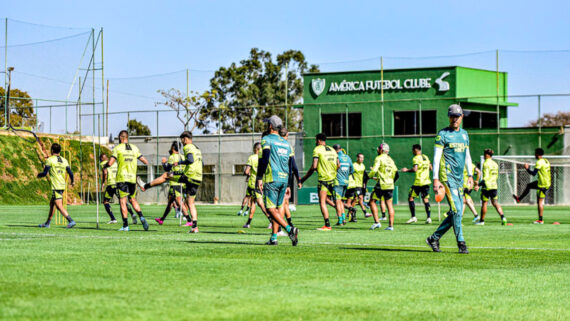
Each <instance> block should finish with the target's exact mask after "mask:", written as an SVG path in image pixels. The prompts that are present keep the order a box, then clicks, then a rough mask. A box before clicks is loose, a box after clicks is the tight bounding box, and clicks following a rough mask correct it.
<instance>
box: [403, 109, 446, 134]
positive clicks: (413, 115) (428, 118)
mask: <svg viewBox="0 0 570 321" xmlns="http://www.w3.org/2000/svg"><path fill="white" fill-rule="evenodd" d="M435 126H436V118H435V110H422V131H421V134H422V135H426V134H427V135H433V134H435V133H436V127H435ZM419 134H420V112H419V111H395V112H394V135H419Z"/></svg>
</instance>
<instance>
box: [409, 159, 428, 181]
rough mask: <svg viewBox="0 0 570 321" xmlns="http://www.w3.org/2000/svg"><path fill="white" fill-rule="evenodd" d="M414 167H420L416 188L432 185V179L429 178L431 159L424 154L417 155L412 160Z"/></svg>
mask: <svg viewBox="0 0 570 321" xmlns="http://www.w3.org/2000/svg"><path fill="white" fill-rule="evenodd" d="M412 163H413V165H414V166H416V165H417V166H418V169H417V171H416V179H415V180H414V186H424V185H429V184H431V179H430V178H429V165H430V164H431V162H430V161H429V157H427V156H426V155H424V154H421V155H416V156H414V158H413V159H412Z"/></svg>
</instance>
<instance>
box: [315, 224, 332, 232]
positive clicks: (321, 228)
mask: <svg viewBox="0 0 570 321" xmlns="http://www.w3.org/2000/svg"><path fill="white" fill-rule="evenodd" d="M317 230H319V231H330V230H332V227H330V226H326V225H325V226H323V227H320V228H318V229H317Z"/></svg>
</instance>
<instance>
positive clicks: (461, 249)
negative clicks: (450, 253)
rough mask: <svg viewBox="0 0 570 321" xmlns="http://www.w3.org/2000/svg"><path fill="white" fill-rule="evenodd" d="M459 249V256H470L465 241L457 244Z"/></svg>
mask: <svg viewBox="0 0 570 321" xmlns="http://www.w3.org/2000/svg"><path fill="white" fill-rule="evenodd" d="M457 247H458V248H459V254H469V251H468V250H467V245H466V244H465V242H464V241H461V242H457Z"/></svg>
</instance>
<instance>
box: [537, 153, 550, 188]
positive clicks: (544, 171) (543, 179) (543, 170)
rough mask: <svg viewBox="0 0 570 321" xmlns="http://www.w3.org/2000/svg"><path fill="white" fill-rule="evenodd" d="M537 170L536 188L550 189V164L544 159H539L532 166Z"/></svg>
mask: <svg viewBox="0 0 570 321" xmlns="http://www.w3.org/2000/svg"><path fill="white" fill-rule="evenodd" d="M534 168H536V169H537V170H538V173H537V179H538V187H540V188H546V189H548V188H550V184H551V177H550V162H549V161H548V159H546V158H541V159H539V160H538V161H536V165H535V166H534Z"/></svg>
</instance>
